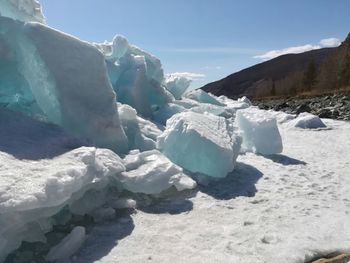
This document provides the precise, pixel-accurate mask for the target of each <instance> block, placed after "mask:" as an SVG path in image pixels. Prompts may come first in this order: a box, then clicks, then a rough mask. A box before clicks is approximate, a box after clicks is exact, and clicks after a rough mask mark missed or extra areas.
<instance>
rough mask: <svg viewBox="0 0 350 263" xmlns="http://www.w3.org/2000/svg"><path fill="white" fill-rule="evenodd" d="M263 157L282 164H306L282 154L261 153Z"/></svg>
mask: <svg viewBox="0 0 350 263" xmlns="http://www.w3.org/2000/svg"><path fill="white" fill-rule="evenodd" d="M263 157H264V158H266V159H269V160H271V161H273V162H275V163H279V164H282V165H286V166H287V165H306V164H307V163H306V162H303V161H300V160H297V159H294V158H291V157H288V156H286V155H283V154H272V155H263Z"/></svg>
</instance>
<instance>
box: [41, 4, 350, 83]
mask: <svg viewBox="0 0 350 263" xmlns="http://www.w3.org/2000/svg"><path fill="white" fill-rule="evenodd" d="M40 2H41V3H42V5H43V8H44V13H45V15H46V18H47V22H48V24H49V25H50V26H52V27H54V28H57V29H59V30H62V31H64V32H67V33H70V34H73V35H75V36H77V37H79V38H81V39H83V40H87V41H94V42H103V41H105V40H112V38H113V36H114V35H116V34H121V35H124V36H125V37H127V38H128V39H129V41H130V43H132V44H135V45H137V46H139V47H141V48H142V49H144V50H146V51H149V52H150V53H152V54H154V55H156V56H157V57H159V58H160V59H161V61H162V63H163V67H164V70H165V72H166V73H173V72H188V73H195V74H188V75H191V76H192V77H193V78H194V79H195V81H194V82H193V87H199V86H201V85H203V84H205V83H207V82H210V81H214V80H218V79H220V78H223V77H225V76H227V75H229V74H231V73H233V72H236V71H238V70H240V69H243V68H245V67H248V66H250V65H253V64H257V63H260V62H262V61H263V60H267V59H269V58H272V57H274V56H276V55H279V54H283V53H289V52H301V51H305V50H309V49H314V48H320V47H324V46H334V45H338V44H339V41H338V40H337V39H340V40H343V39H344V38H345V37H346V35H347V34H348V33H349V32H350V15H349V12H350V1H349V0H293V1H289V0H268V1H267V0H266V1H263V0H172V1H170V0H41V1H40ZM329 38H333V39H329ZM334 38H335V39H334ZM323 39H328V40H327V41H323V42H322V43H320V41H321V40H323ZM290 47H294V48H293V49H289V48H290Z"/></svg>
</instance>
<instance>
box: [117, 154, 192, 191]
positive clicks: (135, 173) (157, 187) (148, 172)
mask: <svg viewBox="0 0 350 263" xmlns="http://www.w3.org/2000/svg"><path fill="white" fill-rule="evenodd" d="M123 163H124V165H125V167H126V171H125V172H123V173H121V174H120V175H118V179H119V181H120V182H121V183H122V185H123V188H125V189H127V190H129V191H131V192H134V193H144V194H160V193H161V192H163V191H165V190H167V189H169V188H171V187H172V186H175V187H176V189H177V190H178V191H182V190H185V189H193V188H195V187H196V182H195V181H193V180H192V179H191V178H190V177H188V176H187V175H185V174H184V173H183V171H182V169H181V168H180V167H179V166H177V165H175V164H173V163H172V162H171V161H170V160H169V159H168V158H166V157H165V156H164V155H163V154H162V153H160V152H159V151H157V150H152V151H147V152H141V153H140V152H139V151H132V152H130V154H129V155H127V156H126V157H125V159H123Z"/></svg>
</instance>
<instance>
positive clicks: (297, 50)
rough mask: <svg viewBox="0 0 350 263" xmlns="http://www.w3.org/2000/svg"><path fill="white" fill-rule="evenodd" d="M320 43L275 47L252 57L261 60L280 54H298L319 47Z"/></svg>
mask: <svg viewBox="0 0 350 263" xmlns="http://www.w3.org/2000/svg"><path fill="white" fill-rule="evenodd" d="M320 48H321V46H320V45H310V44H307V45H304V46H297V47H288V48H284V49H277V50H271V51H268V52H266V53H265V54H262V55H258V56H254V58H260V59H262V60H270V59H273V58H276V57H279V56H282V55H286V54H299V53H303V52H306V51H310V50H314V49H320Z"/></svg>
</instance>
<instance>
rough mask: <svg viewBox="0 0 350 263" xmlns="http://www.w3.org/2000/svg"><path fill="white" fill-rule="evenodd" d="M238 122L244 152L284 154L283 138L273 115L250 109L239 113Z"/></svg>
mask: <svg viewBox="0 0 350 263" xmlns="http://www.w3.org/2000/svg"><path fill="white" fill-rule="evenodd" d="M236 122H237V125H238V127H239V129H240V130H241V131H242V137H243V144H242V149H243V150H245V151H252V152H254V153H260V154H276V153H281V152H282V149H283V145H282V138H281V135H280V133H279V130H278V126H277V121H276V118H275V117H274V116H273V115H272V114H269V113H268V112H266V111H263V110H259V109H257V108H254V107H250V108H247V109H243V110H239V111H237V116H236Z"/></svg>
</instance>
